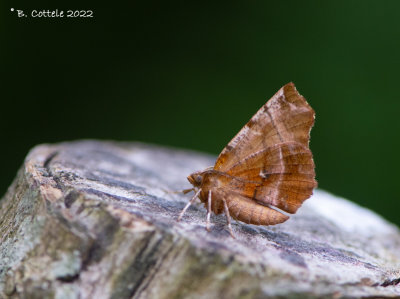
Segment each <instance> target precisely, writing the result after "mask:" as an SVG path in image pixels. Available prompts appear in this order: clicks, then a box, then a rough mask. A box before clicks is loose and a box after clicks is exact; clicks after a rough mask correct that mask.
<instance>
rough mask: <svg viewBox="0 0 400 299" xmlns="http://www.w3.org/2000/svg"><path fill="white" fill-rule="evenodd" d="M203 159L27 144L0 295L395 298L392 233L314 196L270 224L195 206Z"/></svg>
mask: <svg viewBox="0 0 400 299" xmlns="http://www.w3.org/2000/svg"><path fill="white" fill-rule="evenodd" d="M213 163H214V158H213V157H211V156H206V155H203V154H198V153H193V152H188V151H182V150H176V149H169V148H162V147H157V146H150V145H146V144H140V143H115V142H97V141H80V142H71V143H61V144H55V145H40V146H38V147H35V148H34V149H33V150H32V151H31V152H30V153H29V155H28V157H27V158H26V161H25V163H24V165H23V167H22V168H21V170H20V171H19V173H18V175H17V178H16V179H15V181H14V183H13V184H12V186H11V187H10V188H9V190H8V192H7V194H6V195H5V197H4V198H3V199H2V200H1V201H0V241H1V243H0V297H1V298H3V297H4V298H97V299H99V298H131V297H134V298H282V297H291V298H292V297H295V298H303V297H307V298H317V297H318V298H323V297H326V298H352V297H368V298H370V297H379V298H381V297H393V296H400V285H399V282H400V233H399V230H398V229H397V228H396V227H395V226H394V225H391V224H389V223H388V222H386V221H385V220H383V219H382V218H381V217H379V216H377V215H376V214H374V213H373V212H371V211H369V210H366V209H364V208H361V207H359V206H357V205H355V204H353V203H351V202H349V201H347V200H344V199H341V198H337V197H334V196H332V195H330V194H328V193H326V192H323V191H321V190H316V191H315V192H314V196H313V197H312V198H310V199H309V200H308V201H306V202H305V204H304V206H303V207H302V208H301V209H300V210H299V211H298V213H297V214H296V215H294V216H292V217H291V219H289V221H287V222H285V223H283V224H281V225H277V226H271V227H267V226H259V227H258V226H254V225H247V224H244V223H239V222H233V230H234V233H235V235H236V237H237V239H233V238H231V237H230V235H229V232H228V230H227V227H226V225H225V217H224V216H222V215H221V216H215V215H213V216H212V223H213V226H212V231H211V232H210V233H207V232H206V230H205V216H206V211H205V209H204V207H203V206H201V205H200V204H198V205H194V206H192V207H191V208H190V209H189V210H188V212H187V213H186V214H185V216H184V218H183V220H182V222H179V223H178V222H177V221H176V219H177V216H178V214H179V212H180V211H181V209H182V208H183V207H184V205H185V204H186V202H187V201H188V199H189V198H190V196H189V195H182V194H173V193H168V192H166V191H167V190H180V189H184V188H187V187H189V185H188V183H187V182H186V176H187V175H188V174H189V173H190V172H192V171H195V170H201V169H203V168H204V167H206V166H209V165H212V164H213Z"/></svg>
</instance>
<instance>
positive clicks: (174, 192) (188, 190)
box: [162, 188, 195, 194]
mask: <svg viewBox="0 0 400 299" xmlns="http://www.w3.org/2000/svg"><path fill="white" fill-rule="evenodd" d="M162 190H163V191H164V192H165V193H169V194H178V193H183V194H186V193H189V192H191V191H195V189H194V188H190V189H184V190H178V191H171V190H165V189H162Z"/></svg>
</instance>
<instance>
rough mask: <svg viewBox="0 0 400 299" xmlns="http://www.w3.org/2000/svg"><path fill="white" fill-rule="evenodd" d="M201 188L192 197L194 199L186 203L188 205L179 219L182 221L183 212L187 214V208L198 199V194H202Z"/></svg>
mask: <svg viewBox="0 0 400 299" xmlns="http://www.w3.org/2000/svg"><path fill="white" fill-rule="evenodd" d="M200 191H201V189H199V190H198V191H197V192H196V193H195V195H194V196H193V197H192V199H191V200H190V201H189V202H188V203H187V204H186V206H185V207H184V208H183V210H182V212H181V213H180V214H179V217H178V221H181V219H182V216H183V214H185V212H186V210H187V209H188V208H189V207H190V205H191V204H192V203H194V201H195V200H196V198H197V196H198V195H199V194H200Z"/></svg>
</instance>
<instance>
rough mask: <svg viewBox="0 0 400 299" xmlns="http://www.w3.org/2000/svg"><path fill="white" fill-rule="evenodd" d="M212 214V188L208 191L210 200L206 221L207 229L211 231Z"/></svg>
mask: <svg viewBox="0 0 400 299" xmlns="http://www.w3.org/2000/svg"><path fill="white" fill-rule="evenodd" d="M210 216H211V190H210V191H208V201H207V221H206V230H207V231H210Z"/></svg>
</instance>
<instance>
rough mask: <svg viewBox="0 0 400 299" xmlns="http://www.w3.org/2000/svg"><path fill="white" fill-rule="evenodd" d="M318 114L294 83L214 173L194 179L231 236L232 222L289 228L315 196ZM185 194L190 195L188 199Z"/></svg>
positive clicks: (280, 93)
mask: <svg viewBox="0 0 400 299" xmlns="http://www.w3.org/2000/svg"><path fill="white" fill-rule="evenodd" d="M314 119H315V113H314V110H313V109H312V108H311V107H310V105H309V104H308V103H307V101H306V100H305V99H304V97H302V96H301V95H300V94H299V93H298V92H297V90H296V87H295V86H294V84H293V83H288V84H286V85H285V86H283V87H282V88H281V89H280V90H279V91H278V92H277V93H276V94H275V95H274V96H273V97H272V98H271V99H270V100H269V101H268V102H267V103H266V104H265V105H264V106H262V107H261V109H260V110H258V112H257V113H256V114H255V115H254V116H253V117H252V118H251V119H250V121H249V122H248V123H247V124H246V125H245V126H244V127H243V128H242V129H241V130H240V131H239V133H238V134H237V135H236V136H235V137H234V138H233V139H232V140H231V141H230V142H229V143H228V145H227V146H226V147H225V148H224V149H223V151H222V152H221V154H220V155H219V156H218V158H217V161H216V163H215V165H214V167H208V168H206V169H205V170H203V171H197V172H194V173H192V174H191V175H189V176H188V178H187V179H188V180H189V182H190V183H191V184H192V185H193V188H192V189H189V190H186V192H189V191H195V195H194V197H193V198H192V199H191V200H190V201H189V203H188V204H187V205H186V206H185V208H184V209H183V210H182V212H181V214H180V215H179V218H178V221H179V220H180V219H181V218H182V216H183V214H184V213H185V211H186V210H187V208H188V207H189V206H190V205H191V204H192V203H193V202H194V201H195V200H196V198H199V199H200V200H201V202H203V203H204V206H205V207H206V209H207V222H206V228H207V230H208V231H209V230H210V214H211V211H212V212H214V213H215V214H221V213H222V212H224V213H225V215H226V218H227V222H228V227H229V231H230V234H231V235H232V237H234V235H233V232H232V227H231V221H230V217H233V218H234V219H236V220H239V221H242V222H245V223H251V224H255V225H273V224H278V223H282V222H285V221H286V220H288V219H289V216H287V215H286V214H284V213H282V211H284V212H287V213H290V214H294V213H296V211H297V209H298V208H300V206H301V204H302V203H303V202H304V201H305V200H306V199H307V198H309V197H310V196H311V195H312V192H313V189H314V188H315V187H316V186H317V182H316V181H315V171H314V167H315V166H314V161H313V157H312V154H311V151H310V149H309V146H308V143H309V140H310V130H311V127H312V126H313V124H314ZM186 192H185V193H186Z"/></svg>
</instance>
